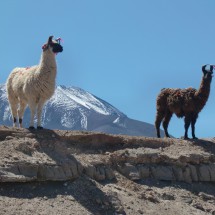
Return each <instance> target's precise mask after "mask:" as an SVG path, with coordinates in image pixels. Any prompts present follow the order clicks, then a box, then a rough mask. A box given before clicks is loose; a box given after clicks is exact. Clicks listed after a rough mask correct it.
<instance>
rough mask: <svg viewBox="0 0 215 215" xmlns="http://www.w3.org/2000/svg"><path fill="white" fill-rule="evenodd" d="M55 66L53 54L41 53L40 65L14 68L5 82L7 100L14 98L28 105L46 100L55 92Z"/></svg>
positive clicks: (48, 52)
mask: <svg viewBox="0 0 215 215" xmlns="http://www.w3.org/2000/svg"><path fill="white" fill-rule="evenodd" d="M56 72H57V65H56V60H55V54H54V53H53V52H52V51H50V50H47V51H45V52H43V53H42V56H41V61H40V64H39V65H37V66H33V67H30V68H15V69H14V70H13V71H12V72H11V74H10V76H9V77H8V80H7V93H8V97H9V99H13V97H16V98H18V99H19V101H24V102H26V103H28V104H30V103H32V102H33V103H35V104H37V103H38V102H39V101H41V102H42V101H44V102H45V101H46V100H48V99H49V98H50V97H51V96H52V95H53V94H54V90H55V79H56Z"/></svg>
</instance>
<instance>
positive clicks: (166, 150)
mask: <svg viewBox="0 0 215 215" xmlns="http://www.w3.org/2000/svg"><path fill="white" fill-rule="evenodd" d="M118 173H120V174H122V175H123V176H125V177H127V178H128V179H130V180H132V181H136V180H140V179H156V180H164V181H182V182H188V183H191V182H214V181H215V140H214V139H212V138H211V139H199V140H195V141H194V140H181V139H172V138H169V139H166V138H164V139H157V138H149V137H132V136H123V135H108V134H104V133H93V132H79V131H62V130H46V129H44V130H41V131H37V130H35V131H29V130H27V129H19V128H10V127H5V126H1V127H0V182H28V181H50V180H51V181H66V180H71V179H72V180H75V179H77V178H78V177H79V176H81V175H87V176H88V177H90V178H92V179H95V180H97V181H104V180H112V179H114V178H115V176H116V174H118Z"/></svg>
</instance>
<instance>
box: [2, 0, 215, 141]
mask: <svg viewBox="0 0 215 215" xmlns="http://www.w3.org/2000/svg"><path fill="white" fill-rule="evenodd" d="M0 18H1V19H0V26H1V30H0V32H1V52H0V57H1V61H0V62H1V63H0V66H1V67H0V71H1V76H0V83H5V81H6V79H7V77H8V75H9V73H10V71H11V70H12V69H13V68H14V67H16V66H24V67H25V66H31V65H35V64H37V63H38V62H39V59H40V55H41V46H42V45H43V43H45V42H46V41H47V38H48V36H50V35H54V36H56V37H62V38H63V40H64V44H63V46H64V52H63V53H62V54H59V55H58V56H57V61H58V75H57V84H62V85H66V86H77V87H80V88H83V89H84V90H87V91H89V92H91V93H93V94H94V95H96V96H98V97H100V98H102V99H104V100H106V101H107V102H109V103H111V104H112V105H114V106H115V107H116V108H118V109H119V110H121V111H122V112H124V113H125V114H126V115H127V116H128V117H130V118H133V119H137V120H140V121H145V122H148V123H152V124H154V120H155V110H156V107H155V101H156V96H157V94H158V93H159V91H160V89H161V88H164V87H173V88H185V87H190V86H192V87H195V88H198V87H199V84H200V80H201V77H202V72H201V66H202V65H203V64H208V63H210V64H215V26H214V23H215V19H214V18H215V1H214V0H204V1H203V0H189V1H188V0H181V1H174V0H162V1H161V0H150V1H148V0H107V1H105V0H59V1H56V0H36V1H31V0H19V1H17V0H2V1H1V2H0ZM214 82H215V80H213V83H212V87H211V95H210V97H209V101H208V102H207V104H206V107H205V108H204V109H203V111H202V112H201V113H200V116H199V119H198V121H197V124H196V135H197V136H198V137H208V136H210V137H213V136H215V132H214V127H215V99H214V98H215V83H214ZM169 132H170V133H171V134H172V135H174V136H176V137H180V136H182V135H183V133H184V125H183V120H182V119H177V118H176V117H173V119H172V120H171V122H170V125H169Z"/></svg>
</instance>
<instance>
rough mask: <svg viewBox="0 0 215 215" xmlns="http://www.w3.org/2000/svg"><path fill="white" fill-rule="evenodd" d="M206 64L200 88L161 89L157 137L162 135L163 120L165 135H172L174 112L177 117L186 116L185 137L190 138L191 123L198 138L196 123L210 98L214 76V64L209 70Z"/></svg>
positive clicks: (158, 104) (157, 116) (158, 102)
mask: <svg viewBox="0 0 215 215" xmlns="http://www.w3.org/2000/svg"><path fill="white" fill-rule="evenodd" d="M206 66H207V65H204V66H203V67H202V72H203V77H202V81H201V84H200V87H199V89H198V90H196V89H194V88H186V89H171V88H164V89H162V90H161V92H160V93H159V95H158V97H157V106H156V108H157V114H156V120H155V128H156V131H157V137H160V124H161V122H162V121H163V128H164V132H165V136H166V137H170V136H169V133H168V130H167V128H168V125H169V121H170V119H171V117H172V115H173V113H174V114H175V115H176V116H177V117H181V118H182V117H184V128H185V134H184V139H189V138H188V134H187V132H188V128H189V126H190V124H191V128H192V137H193V139H197V138H196V136H195V123H196V120H197V118H198V114H199V112H200V111H201V110H202V109H203V107H204V106H205V104H206V102H207V100H208V97H209V94H210V85H211V80H212V77H213V68H214V66H212V65H210V69H209V70H207V69H206Z"/></svg>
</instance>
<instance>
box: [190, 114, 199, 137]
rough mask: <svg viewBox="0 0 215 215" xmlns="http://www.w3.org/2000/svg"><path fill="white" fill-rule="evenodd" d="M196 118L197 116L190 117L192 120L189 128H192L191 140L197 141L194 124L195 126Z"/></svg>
mask: <svg viewBox="0 0 215 215" xmlns="http://www.w3.org/2000/svg"><path fill="white" fill-rule="evenodd" d="M197 118H198V114H194V115H193V116H192V120H191V128H192V137H193V139H198V138H197V137H196V135H195V124H196V120H197Z"/></svg>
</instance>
